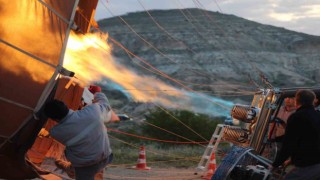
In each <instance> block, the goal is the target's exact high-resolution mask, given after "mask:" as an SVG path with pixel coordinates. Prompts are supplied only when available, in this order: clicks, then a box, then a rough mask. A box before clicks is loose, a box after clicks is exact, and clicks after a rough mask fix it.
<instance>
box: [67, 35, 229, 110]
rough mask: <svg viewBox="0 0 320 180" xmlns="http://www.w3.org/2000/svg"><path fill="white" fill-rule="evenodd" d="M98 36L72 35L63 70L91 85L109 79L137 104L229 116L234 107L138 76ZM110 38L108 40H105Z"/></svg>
mask: <svg viewBox="0 0 320 180" xmlns="http://www.w3.org/2000/svg"><path fill="white" fill-rule="evenodd" d="M100 35H101V34H99V35H96V34H90V35H86V36H83V35H80V36H79V35H76V34H71V36H70V40H69V43H68V47H67V51H66V55H65V62H64V66H65V67H66V68H67V69H69V70H71V71H74V72H75V73H76V76H77V78H78V79H80V80H81V81H82V82H84V84H85V85H89V84H90V83H93V82H101V81H104V79H109V81H108V83H107V84H108V86H109V87H112V88H114V89H117V90H119V91H121V92H123V93H124V94H125V95H126V96H127V97H128V98H130V99H131V100H132V101H135V102H145V103H154V104H156V105H160V106H163V107H167V108H174V109H186V110H190V111H193V112H197V113H204V114H208V115H212V116H227V115H228V114H229V110H230V109H231V107H232V105H233V103H232V102H229V101H225V100H222V99H219V98H215V97H210V96H208V95H205V94H198V93H195V92H188V91H185V90H180V89H177V88H175V87H173V86H170V85H168V84H166V83H164V82H163V81H160V80H158V79H156V78H154V77H149V76H142V75H138V74H137V73H136V72H134V71H133V70H130V69H128V68H127V67H125V66H124V65H122V64H119V63H117V62H116V61H115V59H114V58H113V57H112V55H111V49H112V48H111V47H110V46H109V45H108V43H106V42H105V41H103V40H102V39H101V38H100V37H99V36H100ZM104 37H105V38H107V36H104Z"/></svg>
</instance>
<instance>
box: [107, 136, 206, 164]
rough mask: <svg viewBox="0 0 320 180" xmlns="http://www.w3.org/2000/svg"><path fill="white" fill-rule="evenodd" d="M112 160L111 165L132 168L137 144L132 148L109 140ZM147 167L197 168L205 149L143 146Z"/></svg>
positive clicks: (137, 149) (177, 146) (155, 144)
mask: <svg viewBox="0 0 320 180" xmlns="http://www.w3.org/2000/svg"><path fill="white" fill-rule="evenodd" d="M111 144H112V151H113V154H114V159H113V163H112V165H115V166H133V165H136V163H137V160H138V158H139V147H140V145H139V144H135V145H134V146H137V147H132V146H129V145H126V144H124V143H121V142H119V141H115V140H113V139H111ZM145 148H146V160H147V165H148V166H149V165H150V166H153V167H166V168H168V167H175V168H190V167H197V165H198V163H199V161H200V159H201V156H202V154H203V152H204V150H205V147H202V146H199V145H172V146H170V147H165V148H164V147H161V145H159V144H157V143H153V144H148V145H145Z"/></svg>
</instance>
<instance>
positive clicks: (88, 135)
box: [44, 86, 113, 180]
mask: <svg viewBox="0 0 320 180" xmlns="http://www.w3.org/2000/svg"><path fill="white" fill-rule="evenodd" d="M92 92H93V93H94V101H93V102H94V103H92V104H91V105H87V106H85V107H84V108H83V109H81V110H78V111H73V110H71V109H69V108H68V107H67V106H66V105H65V103H64V102H62V101H59V100H52V101H50V102H48V103H46V104H45V106H44V113H45V115H46V116H47V117H49V118H51V119H53V120H54V121H56V122H58V124H57V125H55V126H54V127H52V128H51V129H50V130H49V132H50V135H51V137H53V138H54V139H56V140H57V141H59V142H60V143H62V144H63V145H65V146H66V149H65V155H66V158H67V159H68V160H69V161H70V162H71V164H72V166H73V167H74V169H75V175H76V179H77V180H93V179H94V176H95V174H96V173H98V172H99V171H101V170H103V169H104V168H105V166H106V165H107V164H109V163H111V161H112V158H113V157H112V150H111V147H110V142H109V138H108V134H107V130H106V127H105V125H104V122H107V121H109V120H110V118H111V115H110V113H111V107H110V104H109V101H108V99H107V97H106V96H105V95H104V94H103V93H101V88H100V87H98V86H94V89H93V90H92Z"/></svg>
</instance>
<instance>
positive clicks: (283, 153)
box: [272, 90, 320, 180]
mask: <svg viewBox="0 0 320 180" xmlns="http://www.w3.org/2000/svg"><path fill="white" fill-rule="evenodd" d="M295 99H296V108H297V110H296V112H295V113H293V114H292V115H291V116H290V117H289V119H288V123H287V126H286V129H285V134H284V139H283V145H282V148H281V149H280V152H279V154H278V155H277V157H276V159H275V161H274V162H273V164H272V169H273V170H275V169H276V168H278V167H279V166H280V165H282V164H283V163H284V162H285V161H286V160H287V159H288V158H291V162H292V164H293V165H294V166H295V168H293V170H292V171H290V172H289V173H288V174H287V175H286V177H285V179H288V180H290V179H295V180H300V179H301V180H304V179H308V180H315V179H320V115H319V113H318V112H316V111H315V109H314V106H313V102H314V99H315V94H314V92H313V91H311V90H298V91H297V93H296V96H295Z"/></svg>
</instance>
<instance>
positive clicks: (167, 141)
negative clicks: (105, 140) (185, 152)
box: [107, 128, 209, 144]
mask: <svg viewBox="0 0 320 180" xmlns="http://www.w3.org/2000/svg"><path fill="white" fill-rule="evenodd" d="M107 129H108V131H112V132H116V133H120V134H124V135H128V136H132V137H136V138H139V139H146V140H151V141H158V142H165V143H174V144H207V143H209V141H205V142H194V141H191V142H189V141H188V142H181V141H172V140H163V139H156V138H148V137H145V136H139V135H135V134H131V133H127V132H123V131H119V130H116V129H111V128H107Z"/></svg>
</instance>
